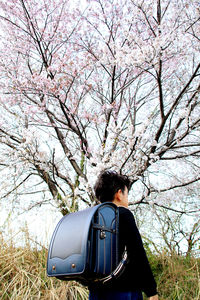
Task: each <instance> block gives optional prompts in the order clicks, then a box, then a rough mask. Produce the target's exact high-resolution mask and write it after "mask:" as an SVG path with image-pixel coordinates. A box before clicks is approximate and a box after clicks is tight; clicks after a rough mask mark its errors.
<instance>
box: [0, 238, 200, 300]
mask: <svg viewBox="0 0 200 300" xmlns="http://www.w3.org/2000/svg"><path fill="white" fill-rule="evenodd" d="M24 239H25V243H24V244H25V246H24V247H16V246H15V245H13V243H12V239H11V240H10V242H5V240H4V239H3V237H2V236H1V235H0V270H1V272H0V299H3V300H7V299H12V300H15V299H16V300H26V299H27V300H31V299H34V300H36V299H44V300H47V299H48V300H85V299H88V292H87V290H86V289H85V288H84V287H82V286H81V285H80V284H78V283H76V282H62V281H59V280H57V279H54V278H48V277H47V275H46V260H47V250H46V249H45V248H40V250H38V249H37V248H36V247H35V248H34V247H33V246H32V245H31V242H30V238H29V236H28V234H27V233H26V234H25V236H24ZM149 258H150V262H151V265H152V269H153V272H154V274H155V275H156V281H157V283H158V290H159V300H199V299H200V260H199V259H195V258H192V257H190V258H185V257H181V256H177V255H175V254H174V255H171V256H170V255H167V254H163V255H160V256H155V255H152V254H151V253H149ZM145 299H146V298H145Z"/></svg>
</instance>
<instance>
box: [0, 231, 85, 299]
mask: <svg viewBox="0 0 200 300" xmlns="http://www.w3.org/2000/svg"><path fill="white" fill-rule="evenodd" d="M46 260H47V250H46V249H44V248H43V249H42V250H37V249H35V250H33V249H32V247H31V246H30V243H26V246H25V247H23V248H19V247H17V248H16V247H15V246H14V245H13V244H12V243H5V241H4V239H3V237H2V236H1V237H0V270H1V272H0V299H5V300H7V299H12V300H14V299H16V300H22V299H23V300H26V299H27V300H31V299H35V300H36V299H45V300H47V299H48V300H64V299H65V300H66V299H67V300H74V299H78V300H84V299H87V298H88V293H87V290H86V289H85V288H83V287H82V286H81V285H79V284H78V283H76V282H67V283H66V282H62V281H59V280H57V279H54V278H48V277H47V275H46Z"/></svg>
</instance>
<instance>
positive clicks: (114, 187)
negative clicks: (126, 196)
mask: <svg viewBox="0 0 200 300" xmlns="http://www.w3.org/2000/svg"><path fill="white" fill-rule="evenodd" d="M125 187H127V189H128V191H129V190H130V187H131V181H130V180H129V178H128V177H127V176H125V175H120V174H118V173H117V172H115V171H103V172H101V173H100V175H99V177H98V179H97V182H96V184H95V186H94V191H95V195H96V197H97V199H98V200H99V201H100V202H101V203H103V202H107V201H113V200H114V195H115V193H117V192H118V190H122V192H124V190H125Z"/></svg>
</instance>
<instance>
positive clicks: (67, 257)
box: [47, 206, 98, 279]
mask: <svg viewBox="0 0 200 300" xmlns="http://www.w3.org/2000/svg"><path fill="white" fill-rule="evenodd" d="M97 208H98V206H96V207H92V208H88V209H84V210H82V211H78V212H75V213H70V214H68V215H66V216H64V217H63V218H62V219H61V220H60V222H59V223H58V225H57V226H56V229H55V231H54V233H53V236H52V238H51V242H50V246H49V252H48V260H47V275H48V276H55V277H57V276H58V277H66V278H67V279H70V277H71V276H72V279H74V278H75V275H80V274H82V273H83V272H84V271H85V268H86V263H87V256H88V254H87V251H88V249H87V248H88V242H87V241H88V234H89V230H90V224H91V220H92V217H93V215H94V212H95V211H96V210H97ZM63 279H64V278H63Z"/></svg>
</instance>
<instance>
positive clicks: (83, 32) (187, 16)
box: [0, 0, 200, 222]
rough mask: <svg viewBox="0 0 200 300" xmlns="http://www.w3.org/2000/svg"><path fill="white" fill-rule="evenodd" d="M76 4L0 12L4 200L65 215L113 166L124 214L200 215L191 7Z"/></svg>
mask: <svg viewBox="0 0 200 300" xmlns="http://www.w3.org/2000/svg"><path fill="white" fill-rule="evenodd" d="M81 5H82V8H80V3H78V4H76V3H74V1H73V3H72V1H69V0H68V1H64V0H58V1H54V0H40V1H38V0H31V1H26V0H15V1H13V0H12V1H11V0H8V1H2V2H1V4H0V9H1V17H0V26H1V43H0V74H1V77H0V88H1V98H0V105H1V108H0V109H1V116H2V117H1V121H0V142H1V154H0V155H1V157H0V162H1V173H2V179H3V180H2V182H1V198H2V199H6V198H8V196H11V195H14V196H15V204H16V203H18V204H19V206H20V207H23V205H24V202H23V203H22V201H24V197H23V196H22V194H25V193H29V194H31V193H32V194H34V197H30V201H27V200H26V207H33V206H35V205H41V204H43V203H46V202H51V203H52V201H54V202H53V203H54V204H55V205H56V206H57V207H58V209H59V210H60V211H61V212H62V213H63V214H66V213H67V212H69V211H73V210H77V209H78V207H79V205H81V203H85V204H86V205H92V204H93V203H94V201H95V197H94V194H93V190H92V186H93V184H94V181H95V180H96V176H97V174H98V173H99V172H100V171H101V170H103V169H114V170H117V171H118V172H120V173H122V174H126V175H128V176H130V178H131V180H132V184H133V187H132V194H131V196H132V197H133V198H132V201H131V203H130V205H134V206H135V205H140V207H141V205H142V206H144V207H145V206H148V207H158V206H159V207H162V208H164V209H168V210H172V211H174V212H176V213H181V214H188V213H190V214H194V213H195V218H199V206H198V201H197V200H198V197H199V191H198V185H199V179H200V175H199V154H200V140H199V128H200V107H199V91H200V84H199V75H200V61H199V28H200V27H199V21H200V14H199V11H200V8H199V3H198V1H187V0H185V1H182V0H178V1H177V0H176V1H175V0H171V1H167V0H153V1H141V0H132V1H131V0H127V1H120V0H108V1H100V0H97V1H86V2H84V1H83V2H82V3H81ZM8 182H9V184H8ZM188 189H189V190H190V191H191V190H192V191H194V192H192V193H191V192H190V193H188ZM168 193H171V194H172V198H171V199H172V200H173V201H171V202H170V201H169V198H168V196H167V195H168ZM35 194H38V196H37V197H36V196H35ZM35 199H37V200H35ZM38 199H39V200H38ZM186 203H187V205H185V204H186ZM149 204H151V205H150V206H149ZM195 222H196V221H195Z"/></svg>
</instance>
